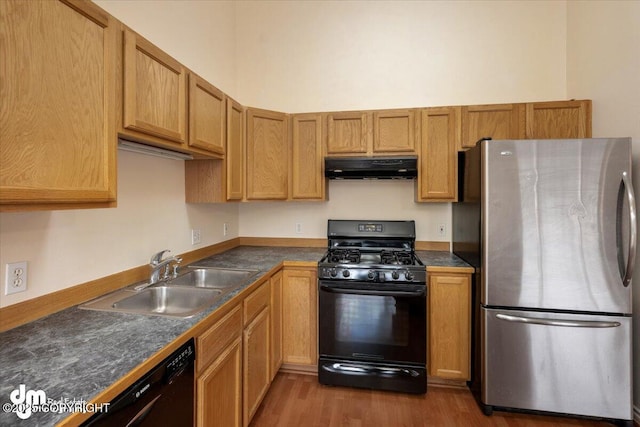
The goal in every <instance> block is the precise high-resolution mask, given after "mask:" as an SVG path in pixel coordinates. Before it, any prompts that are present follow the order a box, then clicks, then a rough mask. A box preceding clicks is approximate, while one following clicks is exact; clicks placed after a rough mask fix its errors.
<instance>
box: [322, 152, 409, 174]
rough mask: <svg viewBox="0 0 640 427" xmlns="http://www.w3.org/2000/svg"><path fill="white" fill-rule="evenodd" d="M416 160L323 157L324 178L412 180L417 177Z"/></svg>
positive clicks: (404, 157) (404, 158)
mask: <svg viewBox="0 0 640 427" xmlns="http://www.w3.org/2000/svg"><path fill="white" fill-rule="evenodd" d="M417 165H418V158H417V157H416V156H402V157H396V156H394V157H325V159H324V176H326V177H327V178H329V179H413V178H415V177H416V176H417V175H418V170H417Z"/></svg>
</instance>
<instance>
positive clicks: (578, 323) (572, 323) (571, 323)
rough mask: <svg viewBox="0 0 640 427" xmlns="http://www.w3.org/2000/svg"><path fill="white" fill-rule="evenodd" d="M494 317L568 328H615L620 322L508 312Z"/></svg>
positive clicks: (508, 320) (509, 320)
mask: <svg viewBox="0 0 640 427" xmlns="http://www.w3.org/2000/svg"><path fill="white" fill-rule="evenodd" d="M496 318H498V319H500V320H506V321H507V322H516V323H527V324H530V325H545V326H565V327H568V328H616V327H618V326H620V322H601V321H600V322H598V321H591V320H562V319H539V318H537V317H524V316H512V315H510V314H502V313H499V314H496Z"/></svg>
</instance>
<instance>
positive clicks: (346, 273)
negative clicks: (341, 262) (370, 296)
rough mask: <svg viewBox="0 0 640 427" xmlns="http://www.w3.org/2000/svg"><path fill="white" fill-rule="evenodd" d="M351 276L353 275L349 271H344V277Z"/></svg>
mask: <svg viewBox="0 0 640 427" xmlns="http://www.w3.org/2000/svg"><path fill="white" fill-rule="evenodd" d="M350 275H351V273H349V270H343V271H342V276H343V277H349V276H350Z"/></svg>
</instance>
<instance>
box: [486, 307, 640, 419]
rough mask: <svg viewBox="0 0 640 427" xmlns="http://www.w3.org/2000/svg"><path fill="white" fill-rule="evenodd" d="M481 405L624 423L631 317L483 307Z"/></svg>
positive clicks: (629, 409)
mask: <svg viewBox="0 0 640 427" xmlns="http://www.w3.org/2000/svg"><path fill="white" fill-rule="evenodd" d="M482 322H483V324H482V327H483V331H482V332H483V333H482V349H483V354H484V358H483V362H482V377H483V378H482V401H483V403H484V404H485V405H491V406H498V407H506V408H516V409H528V410H536V411H548V412H558V413H565V414H574V415H585V416H594V417H604V418H617V419H626V420H630V419H632V417H633V412H632V411H633V409H632V386H631V370H632V367H631V317H617V316H587V315H570V314H557V313H542V312H527V311H510V310H503V311H499V310H490V309H482Z"/></svg>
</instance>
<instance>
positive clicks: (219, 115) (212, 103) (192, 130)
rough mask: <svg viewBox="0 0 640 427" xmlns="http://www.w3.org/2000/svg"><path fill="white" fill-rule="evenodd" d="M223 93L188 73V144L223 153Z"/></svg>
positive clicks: (224, 117) (224, 120) (224, 123)
mask: <svg viewBox="0 0 640 427" xmlns="http://www.w3.org/2000/svg"><path fill="white" fill-rule="evenodd" d="M225 112H226V104H225V95H224V93H222V91H221V90H219V89H218V88H216V87H215V86H213V85H212V84H210V83H209V82H207V81H206V80H204V79H203V78H201V77H199V76H197V75H195V74H193V73H190V74H189V145H190V146H191V147H196V148H201V149H203V150H206V151H209V152H211V153H216V154H224V146H225V140H224V138H225V125H226V114H225Z"/></svg>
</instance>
